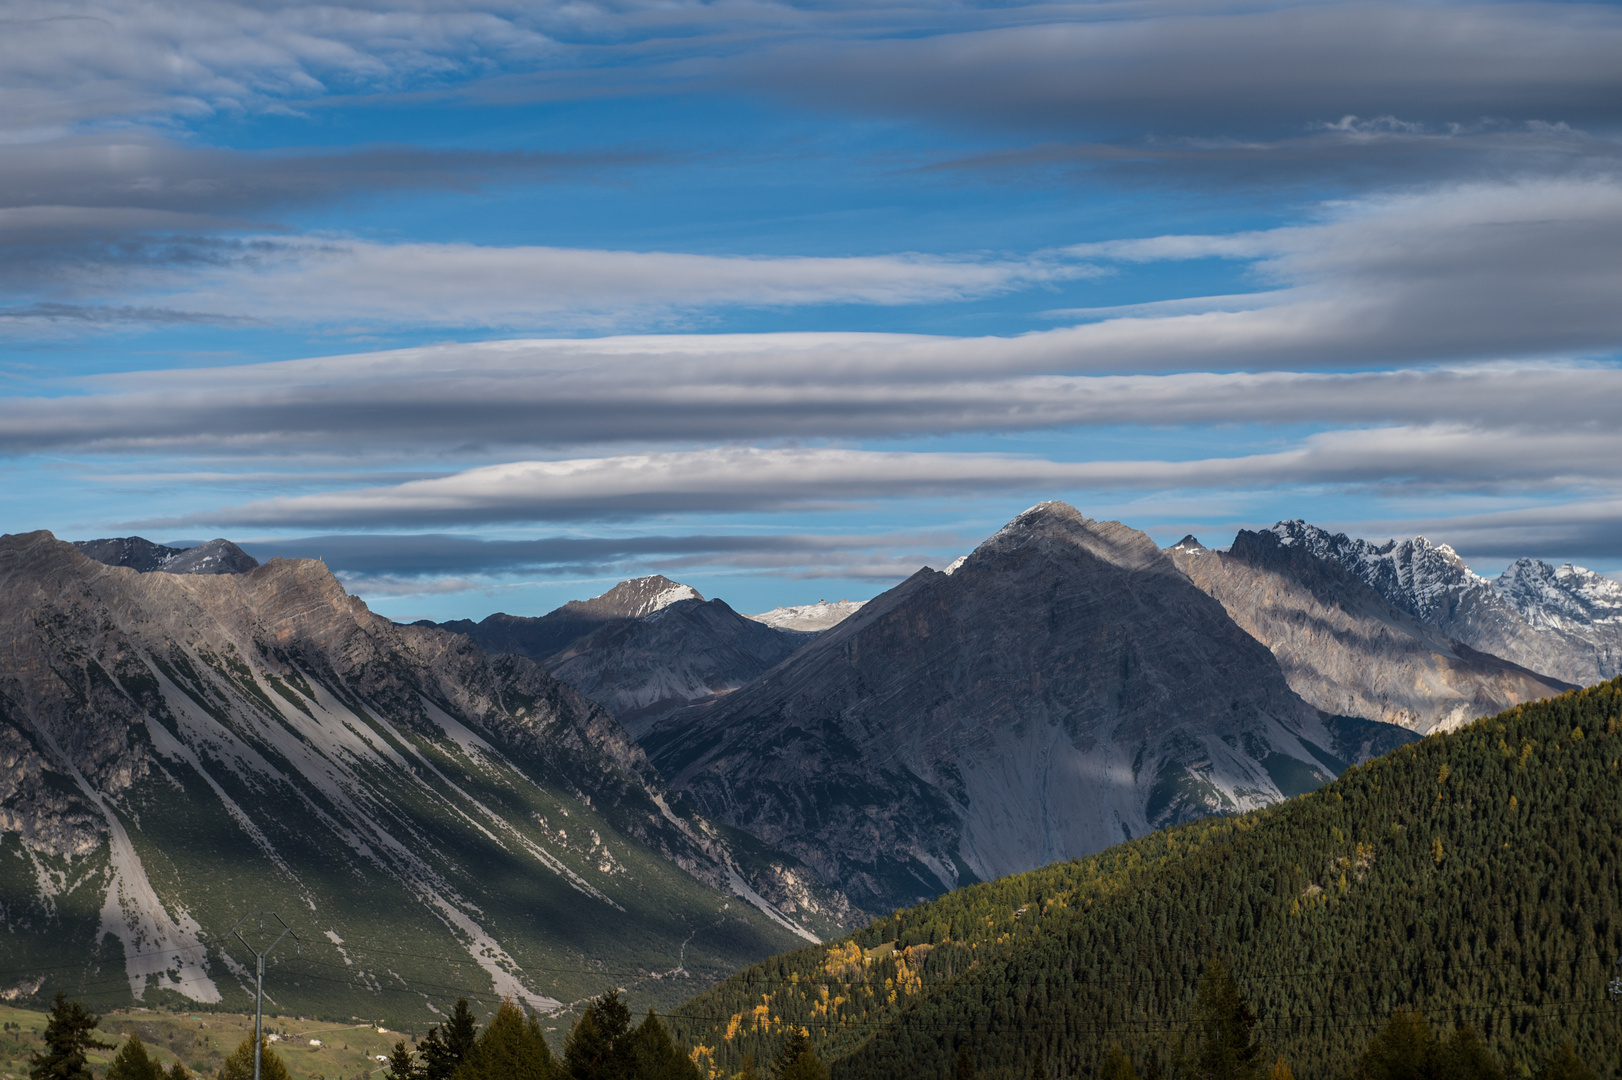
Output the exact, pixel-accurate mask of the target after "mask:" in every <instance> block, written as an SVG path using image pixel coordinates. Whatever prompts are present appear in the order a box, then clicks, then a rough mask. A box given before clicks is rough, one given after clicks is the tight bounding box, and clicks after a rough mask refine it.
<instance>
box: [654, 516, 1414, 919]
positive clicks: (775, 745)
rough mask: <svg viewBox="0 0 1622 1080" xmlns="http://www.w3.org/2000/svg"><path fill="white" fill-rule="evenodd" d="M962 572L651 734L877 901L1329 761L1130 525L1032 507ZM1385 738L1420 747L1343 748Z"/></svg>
mask: <svg viewBox="0 0 1622 1080" xmlns="http://www.w3.org/2000/svg"><path fill="white" fill-rule="evenodd" d="M954 570H955V572H954V573H952V574H950V575H948V574H945V573H940V572H937V571H934V570H930V569H928V568H926V569H923V570H920V571H919V572H918V573H917V574H915V575H913V576H912V577H911V578H909V579H908V580H907V581H905V582H903V583H902V584H901V585H899V586H897V587H896V588H894V589H891V590H890V591H889V592H887V593H884V594H883V595H881V596H879V597H877V598H875V599H873V600H871V601H869V602H868V603H867V604H866V605H865V606H864V607H863V608H862V609H861V611H859V612H858V613H856V614H855V615H853V616H851V617H850V618H848V619H846V620H845V621H843V622H842V623H840V624H839V625H838V626H836V627H834V628H833V629H831V630H829V631H826V632H825V633H823V634H822V635H821V636H820V637H819V638H817V640H816V641H814V642H813V643H812V644H811V645H809V646H807V647H806V648H805V649H803V650H802V651H800V652H799V653H797V654H795V655H794V656H793V657H792V658H790V659H789V660H788V661H787V662H785V663H783V664H782V665H780V666H779V667H777V668H775V669H773V670H772V671H770V672H768V673H767V674H765V675H763V676H762V677H761V678H759V679H757V680H756V681H754V682H753V683H751V684H750V685H748V686H746V687H744V688H743V689H741V690H738V691H736V692H734V693H733V694H730V695H728V696H726V697H724V698H721V699H719V700H716V701H714V702H711V703H709V704H706V705H702V706H697V707H694V708H691V709H686V710H683V711H681V712H677V713H675V714H673V715H671V716H670V717H667V718H666V719H664V720H662V721H660V722H659V723H658V724H657V725H654V726H653V727H652V729H651V730H650V731H648V732H647V733H646V734H645V735H644V736H643V739H642V742H643V745H644V746H645V747H646V748H647V749H648V750H649V753H650V754H651V756H652V757H653V760H654V761H655V763H656V764H657V765H658V766H659V767H660V769H661V770H662V771H663V772H664V773H665V775H666V776H667V777H669V778H670V779H671V781H672V783H673V785H674V786H676V787H678V788H679V789H680V790H682V791H683V792H684V793H686V794H687V795H688V796H689V797H690V798H692V799H693V800H694V801H695V802H696V803H697V804H698V805H699V806H700V807H701V808H702V809H703V810H704V811H705V812H706V813H708V814H709V815H711V816H713V817H717V818H720V819H722V820H724V821H726V822H728V823H730V824H733V825H736V826H738V827H739V828H742V829H744V830H746V831H748V832H750V833H753V834H754V835H755V836H757V837H759V838H761V839H762V840H764V841H766V842H767V843H769V844H772V845H773V846H776V847H780V848H783V849H785V850H787V851H789V852H790V853H792V854H794V855H796V856H797V857H798V858H800V859H801V861H803V862H805V863H806V864H807V865H808V866H809V867H810V868H811V869H812V870H813V871H814V872H815V873H816V874H817V875H818V876H819V877H820V878H821V880H823V881H825V882H833V881H837V882H840V883H842V885H843V886H844V887H845V889H846V890H847V892H848V893H850V894H851V895H852V897H853V898H855V899H857V902H858V903H861V904H862V905H863V906H865V907H868V908H870V909H874V910H883V909H886V908H889V907H893V906H896V905H898V904H903V903H910V902H912V901H914V900H916V899H918V898H919V897H927V896H931V895H934V894H936V893H939V892H940V891H942V890H943V889H947V888H950V887H953V886H955V885H959V884H963V883H966V882H970V881H974V880H977V879H978V880H985V879H989V878H992V877H996V876H999V875H1002V874H1007V873H1012V872H1015V871H1019V870H1025V869H1030V868H1031V867H1035V866H1040V865H1042V864H1044V863H1047V862H1051V861H1053V860H1055V859H1064V858H1071V857H1074V856H1078V855H1082V854H1086V853H1089V852H1093V851H1098V850H1100V849H1102V848H1104V847H1106V846H1108V845H1110V844H1112V843H1115V842H1117V841H1120V840H1122V839H1124V838H1126V837H1128V836H1133V835H1137V834H1140V833H1143V832H1145V831H1147V830H1149V829H1152V828H1155V827H1158V826H1161V825H1166V824H1171V823H1174V822H1178V821H1183V820H1188V819H1190V818H1193V817H1197V816H1201V815H1205V814H1210V813H1213V812H1219V811H1225V810H1239V809H1247V808H1251V807H1256V806H1263V805H1267V804H1269V803H1272V802H1275V801H1277V800H1279V799H1281V798H1283V797H1285V796H1286V795H1291V794H1295V793H1298V792H1300V791H1305V790H1310V789H1311V788H1313V787H1315V786H1317V785H1318V784H1319V783H1321V782H1323V781H1324V780H1325V779H1327V778H1329V777H1330V776H1331V775H1333V774H1334V773H1335V772H1336V771H1338V770H1339V769H1340V768H1341V767H1342V766H1343V761H1342V760H1341V758H1340V756H1337V754H1336V752H1335V744H1336V733H1335V732H1334V731H1333V730H1331V728H1330V727H1328V726H1326V724H1325V722H1324V718H1323V717H1322V716H1321V714H1320V713H1319V711H1318V710H1317V709H1315V708H1313V707H1312V706H1310V705H1308V704H1307V703H1306V702H1305V701H1303V700H1302V699H1301V698H1300V697H1299V696H1297V695H1296V694H1295V693H1294V692H1293V691H1292V690H1290V688H1289V686H1288V684H1287V683H1286V682H1285V679H1284V675H1283V673H1282V672H1281V671H1280V670H1279V666H1278V663H1277V661H1276V660H1275V659H1274V658H1273V655H1272V654H1271V653H1270V652H1268V650H1267V649H1266V648H1265V647H1263V646H1262V645H1261V644H1260V643H1258V642H1257V641H1256V640H1255V639H1254V638H1252V637H1251V636H1250V635H1248V634H1246V633H1245V632H1244V631H1243V630H1241V629H1240V628H1239V627H1238V626H1237V625H1235V624H1234V622H1233V621H1232V620H1231V619H1229V618H1228V616H1227V614H1226V613H1225V612H1224V611H1223V609H1222V607H1221V605H1220V604H1218V603H1217V602H1216V601H1214V600H1212V599H1211V598H1210V597H1209V596H1207V595H1205V594H1204V593H1202V592H1201V591H1199V590H1198V589H1196V588H1195V587H1194V586H1193V585H1192V584H1190V582H1189V580H1188V579H1187V578H1186V577H1185V576H1184V575H1183V574H1182V573H1181V572H1180V571H1178V569H1177V567H1176V566H1175V565H1174V564H1173V563H1172V560H1171V559H1170V558H1169V557H1168V556H1167V555H1165V554H1164V553H1162V552H1161V551H1160V550H1159V549H1158V548H1156V547H1155V545H1154V543H1153V541H1151V540H1150V539H1149V538H1148V537H1147V536H1145V535H1144V534H1142V533H1140V532H1137V531H1135V530H1133V529H1129V528H1127V527H1126V526H1124V525H1120V524H1118V523H1115V522H1097V521H1090V520H1088V519H1086V518H1083V517H1082V516H1081V515H1080V514H1078V513H1077V512H1076V511H1075V510H1074V509H1073V508H1071V507H1069V506H1066V505H1064V504H1062V503H1044V504H1042V505H1040V506H1037V507H1035V508H1033V509H1032V510H1030V511H1028V512H1026V513H1025V514H1022V515H1021V516H1020V517H1018V518H1016V519H1015V520H1014V521H1013V522H1011V523H1010V524H1009V525H1008V526H1007V527H1006V528H1004V529H1003V530H1002V531H1000V532H998V533H997V534H996V535H995V536H993V537H991V538H990V539H989V540H987V541H986V542H985V543H984V544H982V545H981V546H980V547H979V548H977V549H976V550H975V551H974V552H973V553H972V554H970V555H969V556H968V557H967V558H966V559H965V560H964V561H963V562H962V564H961V565H959V566H956V567H955V568H954ZM1371 727H1372V728H1376V729H1379V730H1378V731H1375V732H1373V733H1371V732H1370V730H1369V728H1371ZM1393 732H1395V733H1396V737H1397V738H1400V739H1407V738H1412V736H1411V735H1409V734H1407V733H1405V732H1401V730H1400V729H1394V728H1387V727H1385V726H1383V725H1368V724H1366V723H1365V724H1364V725H1363V726H1362V727H1361V728H1359V730H1358V731H1357V732H1356V734H1355V735H1354V736H1352V741H1353V743H1355V744H1357V745H1365V744H1374V743H1379V742H1380V741H1381V740H1382V739H1388V738H1390V737H1391V733H1393Z"/></svg>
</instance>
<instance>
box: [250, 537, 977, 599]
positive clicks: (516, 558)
mask: <svg viewBox="0 0 1622 1080" xmlns="http://www.w3.org/2000/svg"><path fill="white" fill-rule="evenodd" d="M972 542H973V540H972V538H969V537H965V536H962V535H958V534H952V533H917V532H909V533H895V532H877V533H871V534H828V535H823V534H816V533H771V534H746V535H724V534H723V535H714V534H702V533H701V534H646V535H636V536H620V537H613V536H606V537H579V536H551V537H543V538H541V539H535V540H484V539H480V538H478V537H472V536H466V535H449V534H434V533H412V534H393V535H388V534H377V533H360V534H357V533H347V534H346V533H336V534H334V533H329V534H325V535H319V536H304V537H293V538H288V539H273V540H258V541H248V542H245V543H244V545H243V546H244V547H245V548H246V549H247V550H248V551H249V552H250V553H252V554H253V555H254V556H256V557H257V558H259V559H260V560H266V559H272V558H279V557H280V558H306V559H321V560H322V561H324V562H325V563H326V564H327V565H328V566H329V567H330V568H332V569H333V570H334V571H335V572H336V573H338V574H339V575H340V576H342V577H343V578H344V579H345V581H346V582H349V583H351V585H352V586H354V587H357V588H365V589H367V590H369V591H372V592H391V591H392V592H412V593H420V592H421V591H422V589H423V585H422V583H423V581H424V580H429V581H437V582H439V583H440V584H439V585H436V586H435V587H436V588H443V589H445V590H446V591H462V590H465V589H470V588H476V587H488V586H489V585H490V583H491V582H492V581H496V580H502V579H507V580H510V579H511V578H512V577H513V576H514V575H520V574H547V575H557V574H573V575H582V574H617V573H622V572H630V570H631V569H637V572H644V573H645V572H658V573H685V572H691V571H694V570H710V569H717V568H724V569H728V570H734V571H736V570H742V571H745V572H751V573H779V574H786V575H788V576H791V577H799V576H804V577H838V578H887V579H891V580H893V579H894V578H896V577H898V576H905V575H907V574H910V573H912V572H913V571H914V570H916V569H917V568H918V567H919V566H922V565H925V564H926V563H929V562H932V561H933V562H934V563H936V564H937V565H940V564H942V563H944V562H946V561H949V560H944V559H941V558H940V557H938V555H936V554H935V553H936V552H939V551H941V550H942V549H944V550H947V551H957V550H958V549H960V548H961V547H962V546H963V545H965V544H968V543H972Z"/></svg>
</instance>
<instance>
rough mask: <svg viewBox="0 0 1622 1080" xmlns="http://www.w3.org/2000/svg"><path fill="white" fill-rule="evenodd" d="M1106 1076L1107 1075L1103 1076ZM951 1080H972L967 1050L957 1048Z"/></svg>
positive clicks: (972, 1075)
mask: <svg viewBox="0 0 1622 1080" xmlns="http://www.w3.org/2000/svg"><path fill="white" fill-rule="evenodd" d="M1105 1075H1106V1076H1108V1074H1107V1073H1106V1074H1105ZM952 1080H974V1062H973V1061H972V1060H971V1059H970V1058H969V1048H968V1047H966V1046H960V1047H958V1048H957V1064H956V1065H955V1066H953V1068H952Z"/></svg>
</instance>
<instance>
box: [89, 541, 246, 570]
mask: <svg viewBox="0 0 1622 1080" xmlns="http://www.w3.org/2000/svg"><path fill="white" fill-rule="evenodd" d="M73 546H74V547H76V548H78V549H79V550H80V551H82V552H84V553H85V555H87V556H88V557H90V558H92V559H94V560H96V561H97V562H99V563H105V564H106V565H108V566H124V567H128V568H129V569H131V570H135V571H138V572H139V573H142V574H150V573H154V572H162V573H165V574H243V573H247V572H248V571H249V570H252V569H253V568H254V567H256V566H258V565H259V560H258V559H255V558H254V557H253V556H252V555H249V554H248V553H247V552H246V551H243V550H242V549H241V548H239V547H237V546H236V545H235V544H233V543H231V541H229V540H226V539H224V538H216V539H213V540H210V541H208V542H207V543H206V544H199V545H197V546H196V547H189V548H177V547H166V546H164V545H163V544H154V543H153V542H152V541H150V540H148V539H146V538H145V537H141V536H117V537H110V538H107V539H104V540H78V541H75V542H74V545H73Z"/></svg>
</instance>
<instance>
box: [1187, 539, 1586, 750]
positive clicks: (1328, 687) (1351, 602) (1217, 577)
mask: <svg viewBox="0 0 1622 1080" xmlns="http://www.w3.org/2000/svg"><path fill="white" fill-rule="evenodd" d="M1190 541H1193V538H1192V537H1189V538H1187V539H1185V540H1184V541H1183V542H1182V543H1180V544H1178V545H1177V546H1175V547H1172V548H1169V549H1167V554H1169V555H1170V556H1171V557H1172V561H1173V562H1175V563H1176V564H1177V567H1178V569H1180V570H1182V571H1183V572H1184V573H1185V574H1187V575H1188V577H1189V580H1191V581H1192V582H1194V584H1195V585H1197V586H1198V587H1199V588H1200V589H1201V590H1203V591H1204V592H1206V593H1209V594H1210V595H1211V596H1212V597H1214V598H1215V599H1216V600H1217V601H1218V602H1220V603H1221V604H1222V606H1223V607H1224V608H1225V609H1226V610H1227V612H1228V615H1229V616H1230V617H1232V619H1233V620H1234V621H1235V622H1236V623H1238V624H1239V625H1240V626H1241V627H1243V628H1244V629H1245V630H1246V631H1247V632H1249V633H1250V634H1251V635H1252V636H1254V637H1255V638H1256V639H1257V640H1258V641H1260V642H1261V643H1262V644H1263V645H1266V646H1267V647H1268V648H1269V649H1271V650H1272V651H1273V655H1274V656H1276V657H1277V658H1278V661H1279V665H1280V666H1281V667H1282V668H1283V670H1284V676H1285V678H1286V679H1288V680H1289V683H1290V687H1291V688H1292V689H1294V690H1295V691H1296V693H1298V694H1300V695H1301V696H1302V697H1303V698H1305V699H1306V700H1307V701H1308V702H1310V703H1311V704H1313V705H1316V706H1317V707H1318V708H1320V709H1323V710H1324V711H1326V712H1330V713H1340V714H1345V715H1349V716H1362V717H1367V718H1369V719H1372V720H1381V721H1385V722H1387V723H1393V724H1401V725H1402V726H1404V727H1407V728H1412V729H1413V730H1415V731H1419V732H1428V731H1432V730H1437V729H1441V730H1447V729H1450V728H1454V727H1458V726H1459V725H1460V724H1463V723H1467V722H1469V721H1471V720H1474V719H1476V718H1477V717H1480V716H1486V715H1490V714H1492V713H1496V712H1501V711H1502V710H1504V709H1506V708H1508V707H1510V706H1511V705H1517V704H1520V703H1521V702H1523V701H1530V700H1534V699H1536V698H1543V697H1549V696H1551V695H1554V694H1558V693H1561V692H1563V691H1565V690H1569V689H1572V687H1571V686H1570V685H1569V684H1567V683H1563V682H1561V681H1560V680H1558V679H1553V678H1550V677H1548V676H1544V675H1539V674H1537V673H1536V672H1533V671H1528V670H1527V669H1526V668H1523V667H1521V666H1519V665H1517V664H1512V663H1510V662H1509V661H1507V660H1500V659H1499V658H1498V657H1496V656H1489V655H1487V654H1484V653H1480V652H1477V651H1476V650H1474V649H1471V648H1470V647H1469V646H1467V645H1464V644H1461V643H1459V642H1456V641H1452V640H1451V639H1449V638H1448V637H1447V635H1446V634H1444V633H1442V631H1440V630H1439V629H1437V628H1436V627H1435V626H1432V625H1430V624H1428V623H1425V622H1422V621H1420V619H1418V618H1417V617H1416V616H1414V615H1412V614H1410V613H1409V612H1408V611H1406V610H1404V609H1402V608H1400V607H1398V606H1397V605H1395V604H1393V603H1392V602H1391V601H1390V600H1388V599H1386V598H1385V597H1384V596H1382V595H1381V594H1380V593H1378V592H1376V591H1375V590H1374V588H1373V587H1372V586H1370V585H1369V584H1367V583H1366V582H1364V581H1363V580H1362V579H1360V578H1358V577H1355V576H1353V574H1352V573H1351V572H1350V571H1348V570H1347V569H1346V568H1345V567H1344V566H1343V565H1342V564H1341V563H1340V562H1339V561H1337V560H1330V559H1324V558H1321V557H1319V556H1318V555H1316V554H1314V553H1313V552H1312V551H1309V550H1308V549H1307V548H1305V547H1304V546H1302V545H1299V544H1286V543H1283V542H1282V541H1281V539H1280V537H1279V535H1278V534H1277V533H1274V532H1271V531H1267V532H1245V531H1241V532H1240V533H1239V534H1238V536H1236V537H1235V538H1234V542H1233V546H1232V547H1231V548H1230V549H1229V550H1228V551H1226V552H1217V551H1211V550H1208V549H1206V548H1204V547H1201V546H1199V544H1198V542H1197V541H1193V542H1192V543H1191V542H1190Z"/></svg>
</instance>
